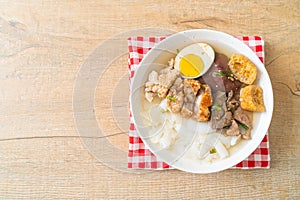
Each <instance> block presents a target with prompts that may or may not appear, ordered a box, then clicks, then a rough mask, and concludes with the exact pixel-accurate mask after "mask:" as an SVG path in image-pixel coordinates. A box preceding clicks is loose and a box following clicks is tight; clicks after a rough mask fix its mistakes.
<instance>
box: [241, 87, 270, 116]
mask: <svg viewBox="0 0 300 200" xmlns="http://www.w3.org/2000/svg"><path fill="white" fill-rule="evenodd" d="M240 102H241V107H242V108H243V109H245V110H249V111H254V112H264V111H265V105H264V100H263V91H262V89H261V87H259V86H258V85H249V86H246V87H244V88H242V89H241V92H240Z"/></svg>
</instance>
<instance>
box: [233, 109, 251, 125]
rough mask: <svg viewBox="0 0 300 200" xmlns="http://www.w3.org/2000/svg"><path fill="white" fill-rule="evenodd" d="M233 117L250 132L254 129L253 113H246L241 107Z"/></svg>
mask: <svg viewBox="0 0 300 200" xmlns="http://www.w3.org/2000/svg"><path fill="white" fill-rule="evenodd" d="M233 117H234V119H235V120H237V121H238V122H240V123H242V124H244V125H246V126H247V127H248V129H249V130H251V129H252V118H253V116H252V112H249V111H246V110H244V109H242V108H241V107H238V109H237V110H236V111H235V112H234V115H233Z"/></svg>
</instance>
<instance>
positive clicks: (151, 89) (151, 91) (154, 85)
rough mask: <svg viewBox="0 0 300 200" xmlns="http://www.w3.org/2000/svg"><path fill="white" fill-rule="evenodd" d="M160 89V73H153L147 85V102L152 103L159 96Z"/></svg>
mask: <svg viewBox="0 0 300 200" xmlns="http://www.w3.org/2000/svg"><path fill="white" fill-rule="evenodd" d="M158 89H159V83H158V73H157V72H156V71H152V72H150V74H149V76H148V81H147V82H146V83H145V98H146V99H147V101H149V102H152V100H153V98H154V97H155V96H156V95H157V92H158Z"/></svg>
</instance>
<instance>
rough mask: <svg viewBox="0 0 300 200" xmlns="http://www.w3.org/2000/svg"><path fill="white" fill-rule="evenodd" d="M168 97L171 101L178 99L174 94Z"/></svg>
mask: <svg viewBox="0 0 300 200" xmlns="http://www.w3.org/2000/svg"><path fill="white" fill-rule="evenodd" d="M166 98H167V99H169V100H170V101H173V102H175V100H176V97H175V96H173V97H172V96H169V95H168V96H167V97H166Z"/></svg>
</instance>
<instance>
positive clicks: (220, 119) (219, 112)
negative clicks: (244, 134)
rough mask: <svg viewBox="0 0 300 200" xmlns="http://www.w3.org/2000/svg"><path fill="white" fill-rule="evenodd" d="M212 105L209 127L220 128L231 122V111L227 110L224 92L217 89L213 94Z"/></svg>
mask: <svg viewBox="0 0 300 200" xmlns="http://www.w3.org/2000/svg"><path fill="white" fill-rule="evenodd" d="M213 97H214V98H213V99H214V101H213V106H212V109H211V127H212V128H213V129H222V128H223V127H224V126H228V125H230V124H231V120H232V113H231V112H230V111H227V107H226V99H227V97H226V93H225V92H221V91H217V92H215V93H214V95H213Z"/></svg>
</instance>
